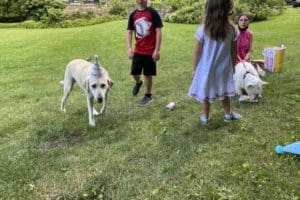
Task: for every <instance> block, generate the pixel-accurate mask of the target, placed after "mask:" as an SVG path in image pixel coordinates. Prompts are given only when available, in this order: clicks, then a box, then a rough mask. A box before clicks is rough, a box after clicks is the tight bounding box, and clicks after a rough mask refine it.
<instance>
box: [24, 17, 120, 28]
mask: <svg viewBox="0 0 300 200" xmlns="http://www.w3.org/2000/svg"><path fill="white" fill-rule="evenodd" d="M120 19H123V17H121V16H115V15H107V16H101V17H96V18H93V19H75V20H64V21H60V22H57V23H47V22H46V23H45V22H36V21H34V20H28V21H25V22H23V23H21V24H20V25H19V27H22V28H28V29H35V28H72V27H82V26H91V25H95V24H101V23H105V22H109V21H115V20H120Z"/></svg>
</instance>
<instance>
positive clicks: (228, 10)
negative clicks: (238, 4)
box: [204, 0, 233, 40]
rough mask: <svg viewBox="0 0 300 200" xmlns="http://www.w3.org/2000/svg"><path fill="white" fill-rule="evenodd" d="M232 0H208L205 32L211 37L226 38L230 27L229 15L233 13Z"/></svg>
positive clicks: (216, 38)
mask: <svg viewBox="0 0 300 200" xmlns="http://www.w3.org/2000/svg"><path fill="white" fill-rule="evenodd" d="M232 8H233V1H232V0H207V1H206V4H205V16H204V27H205V33H206V34H207V35H209V36H210V37H211V38H213V39H215V40H218V39H222V40H224V39H225V38H226V36H227V33H228V31H229V29H230V23H229V16H230V15H231V14H232Z"/></svg>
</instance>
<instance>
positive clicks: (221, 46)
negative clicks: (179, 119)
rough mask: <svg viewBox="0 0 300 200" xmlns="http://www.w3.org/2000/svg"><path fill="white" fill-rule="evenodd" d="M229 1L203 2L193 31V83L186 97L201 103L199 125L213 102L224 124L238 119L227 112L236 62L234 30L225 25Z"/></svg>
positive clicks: (228, 24)
mask: <svg viewBox="0 0 300 200" xmlns="http://www.w3.org/2000/svg"><path fill="white" fill-rule="evenodd" d="M232 8H233V1H232V0H207V1H206V5H205V16H204V20H203V24H202V25H201V26H200V27H199V28H198V29H197V31H196V35H195V37H196V45H195V50H194V57H193V65H194V69H193V81H192V84H191V86H190V89H189V93H188V94H189V96H191V97H193V98H195V99H196V100H197V101H200V102H201V103H202V110H203V115H201V116H200V122H201V124H206V123H207V122H208V120H209V108H210V104H211V103H212V102H214V101H215V100H216V99H218V100H221V101H222V104H223V106H224V111H225V116H224V120H225V121H230V120H235V119H239V118H241V115H239V114H238V113H234V112H232V111H231V102H230V97H231V96H233V95H234V94H235V91H234V83H233V73H234V65H235V62H236V54H237V50H236V48H237V47H236V31H235V29H234V27H233V26H232V25H231V24H230V22H229V16H230V14H231V13H232Z"/></svg>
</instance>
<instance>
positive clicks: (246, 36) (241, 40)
mask: <svg viewBox="0 0 300 200" xmlns="http://www.w3.org/2000/svg"><path fill="white" fill-rule="evenodd" d="M251 37H252V34H251V32H250V31H249V30H248V29H247V30H245V31H240V34H239V36H238V40H237V49H238V57H237V62H240V61H242V60H244V58H245V56H246V54H247V52H248V51H249V49H250V43H251Z"/></svg>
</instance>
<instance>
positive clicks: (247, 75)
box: [233, 62, 268, 102]
mask: <svg viewBox="0 0 300 200" xmlns="http://www.w3.org/2000/svg"><path fill="white" fill-rule="evenodd" d="M233 79H234V86H235V92H236V94H237V95H239V96H240V99H239V100H240V101H243V100H249V101H252V102H255V101H258V98H260V97H261V95H262V91H263V85H264V84H268V83H267V82H264V81H262V80H261V79H260V78H259V74H258V72H257V70H256V69H255V68H254V66H253V65H252V64H251V63H248V62H240V63H238V64H237V65H236V66H235V74H234V75H233Z"/></svg>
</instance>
